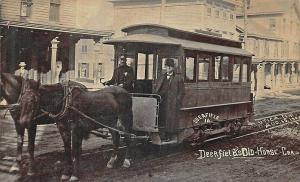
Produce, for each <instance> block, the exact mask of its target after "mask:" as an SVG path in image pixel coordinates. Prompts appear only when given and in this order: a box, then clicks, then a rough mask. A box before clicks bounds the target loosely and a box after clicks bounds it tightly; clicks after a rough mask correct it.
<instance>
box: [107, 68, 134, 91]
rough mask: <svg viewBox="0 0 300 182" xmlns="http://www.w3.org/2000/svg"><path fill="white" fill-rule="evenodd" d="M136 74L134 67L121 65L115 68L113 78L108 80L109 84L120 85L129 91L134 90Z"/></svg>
mask: <svg viewBox="0 0 300 182" xmlns="http://www.w3.org/2000/svg"><path fill="white" fill-rule="evenodd" d="M133 81H134V74H133V69H132V67H129V66H127V65H123V66H120V67H118V68H116V69H115V70H114V73H113V76H112V79H111V80H109V81H107V82H106V84H107V85H120V84H123V88H124V89H126V90H127V91H128V92H132V91H133Z"/></svg>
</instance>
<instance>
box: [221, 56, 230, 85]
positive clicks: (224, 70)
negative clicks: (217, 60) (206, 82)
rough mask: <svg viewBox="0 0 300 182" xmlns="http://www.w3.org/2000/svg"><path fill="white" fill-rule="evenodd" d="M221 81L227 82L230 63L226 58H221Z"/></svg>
mask: <svg viewBox="0 0 300 182" xmlns="http://www.w3.org/2000/svg"><path fill="white" fill-rule="evenodd" d="M221 67H222V80H223V81H229V74H230V73H229V70H230V62H229V57H228V56H223V57H222V66H221Z"/></svg>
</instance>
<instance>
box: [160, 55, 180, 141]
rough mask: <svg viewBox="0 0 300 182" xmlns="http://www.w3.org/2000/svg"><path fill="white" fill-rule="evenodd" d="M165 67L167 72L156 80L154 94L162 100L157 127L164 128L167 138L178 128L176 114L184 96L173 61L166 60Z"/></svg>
mask: <svg viewBox="0 0 300 182" xmlns="http://www.w3.org/2000/svg"><path fill="white" fill-rule="evenodd" d="M165 66H166V69H167V72H166V73H165V74H163V75H162V76H161V77H160V78H159V79H158V81H157V84H156V87H155V88H154V92H155V93H157V94H159V95H160V96H161V98H162V102H161V104H160V108H159V109H160V111H159V125H160V126H163V127H165V131H166V132H167V135H169V136H167V137H170V135H172V133H175V132H176V128H177V127H178V120H177V119H178V117H177V114H178V111H179V109H180V107H181V102H182V98H183V96H184V81H183V77H182V76H181V75H179V74H176V72H175V63H174V60H173V59H167V60H166V62H165Z"/></svg>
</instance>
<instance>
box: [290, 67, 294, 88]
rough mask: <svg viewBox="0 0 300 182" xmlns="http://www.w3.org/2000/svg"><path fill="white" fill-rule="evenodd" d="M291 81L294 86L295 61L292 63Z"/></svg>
mask: <svg viewBox="0 0 300 182" xmlns="http://www.w3.org/2000/svg"><path fill="white" fill-rule="evenodd" d="M290 83H291V84H292V86H294V84H295V63H294V62H293V63H291V79H290Z"/></svg>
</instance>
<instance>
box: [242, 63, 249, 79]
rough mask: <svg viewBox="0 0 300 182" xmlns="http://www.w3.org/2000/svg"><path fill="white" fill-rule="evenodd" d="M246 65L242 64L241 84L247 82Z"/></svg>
mask: <svg viewBox="0 0 300 182" xmlns="http://www.w3.org/2000/svg"><path fill="white" fill-rule="evenodd" d="M247 70H248V65H247V64H246V63H243V73H242V82H247V81H248V73H247V72H248V71H247Z"/></svg>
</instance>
